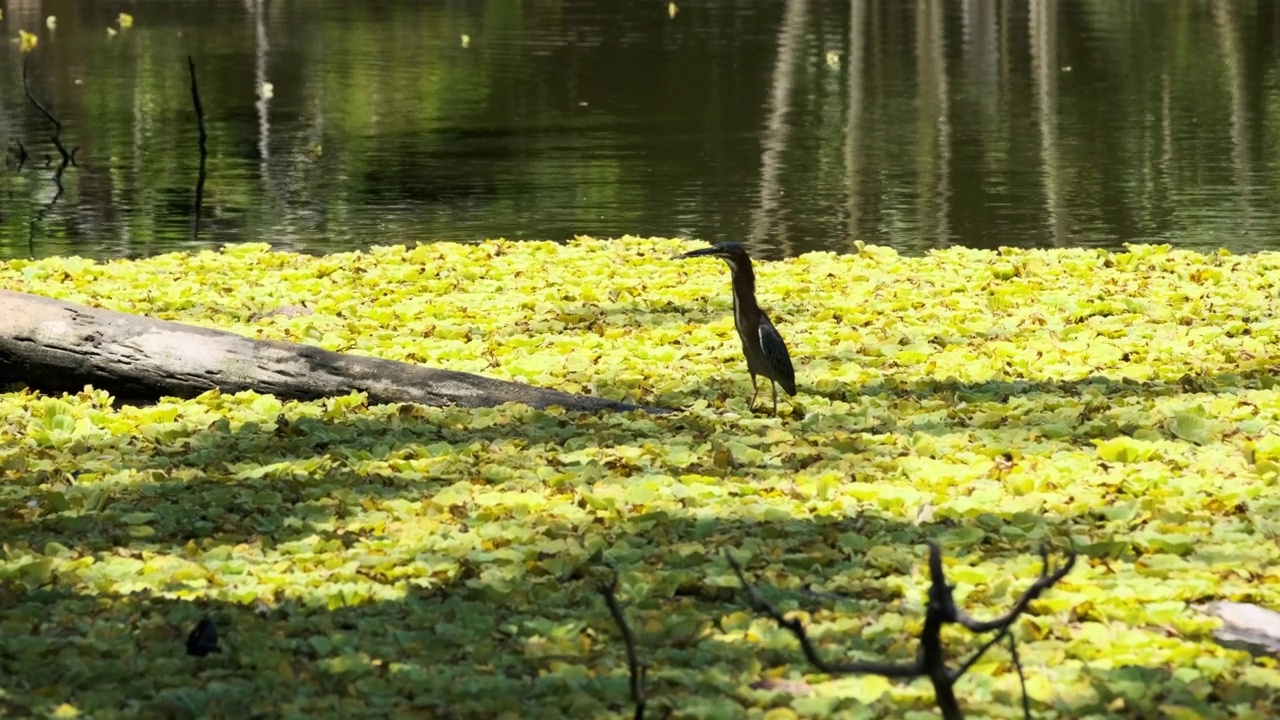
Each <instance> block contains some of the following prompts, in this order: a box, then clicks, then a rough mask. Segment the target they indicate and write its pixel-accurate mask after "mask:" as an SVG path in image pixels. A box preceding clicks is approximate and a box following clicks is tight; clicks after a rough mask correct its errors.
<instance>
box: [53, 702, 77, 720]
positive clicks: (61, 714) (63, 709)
mask: <svg viewBox="0 0 1280 720" xmlns="http://www.w3.org/2000/svg"><path fill="white" fill-rule="evenodd" d="M53 717H56V718H76V717H80V711H79V710H77V709H76V707H75V706H74V705H72V704H71V703H62V704H61V705H59V706H58V707H57V708H56V709H54V711H53Z"/></svg>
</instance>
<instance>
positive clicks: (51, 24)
mask: <svg viewBox="0 0 1280 720" xmlns="http://www.w3.org/2000/svg"><path fill="white" fill-rule="evenodd" d="M44 26H45V27H47V28H49V29H50V30H57V29H58V18H57V17H56V16H54V15H50V16H49V17H47V18H45V19H44Z"/></svg>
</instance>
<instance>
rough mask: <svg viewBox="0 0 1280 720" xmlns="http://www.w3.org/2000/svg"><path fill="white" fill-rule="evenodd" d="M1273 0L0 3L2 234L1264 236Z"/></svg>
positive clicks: (186, 244) (317, 242)
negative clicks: (21, 160)
mask: <svg viewBox="0 0 1280 720" xmlns="http://www.w3.org/2000/svg"><path fill="white" fill-rule="evenodd" d="M1277 5H1278V4H1277V3H1274V2H1270V1H1268V0H1144V1H1138V0H1133V1H1129V0H1033V1H1032V2H1030V3H1028V2H1025V1H1023V0H1018V1H1014V0H920V1H919V2H908V1H907V0H846V1H833V2H819V1H818V0H787V1H785V2H783V1H773V2H768V1H762V0H687V1H686V0H676V7H675V13H674V16H672V13H671V10H672V8H671V7H670V6H669V4H668V3H667V2H665V0H626V1H620V0H559V1H554V0H522V1H520V2H516V1H515V0H489V1H488V2H484V1H481V0H475V1H472V2H428V1H426V0H402V1H390V0H388V1H385V2H376V1H369V2H365V1H351V2H342V1H339V0H306V1H298V2H288V1H285V0H271V1H267V2H263V1H261V0H186V1H175V0H132V1H130V2H100V1H96V0H95V1H85V0H61V1H48V2H35V1H31V0H25V1H24V0H8V2H6V3H4V4H3V8H4V17H3V19H2V20H0V29H2V30H3V33H4V35H5V36H6V37H8V38H16V36H17V34H18V30H19V29H20V28H21V29H26V30H29V31H33V32H35V33H36V34H37V35H38V36H39V38H40V40H39V45H38V47H37V48H36V50H35V51H34V52H33V53H32V54H31V56H30V62H31V66H30V75H31V88H32V91H33V93H34V94H35V95H36V96H37V97H38V98H39V99H40V100H42V101H43V102H44V103H45V104H46V105H47V106H49V107H50V109H51V110H52V111H53V112H54V114H55V115H57V116H58V117H59V119H60V120H61V121H62V122H63V125H64V131H63V133H64V138H65V141H66V144H67V146H68V147H78V150H77V151H76V156H75V157H76V159H77V161H78V163H77V165H76V166H74V167H69V168H68V169H67V170H66V172H65V174H64V175H63V177H62V182H63V186H64V189H65V192H63V193H62V194H61V195H60V196H57V197H56V202H55V201H54V200H55V195H56V193H57V188H56V186H55V184H54V183H53V181H52V180H51V179H50V178H51V175H52V173H53V169H54V168H55V167H56V165H57V152H56V151H55V150H54V148H53V146H52V144H51V143H50V142H49V140H48V137H49V134H50V131H51V129H52V126H51V124H50V123H49V122H48V121H47V120H46V119H44V117H43V116H42V115H41V114H40V113H39V112H38V111H37V110H36V109H35V108H34V107H32V105H31V104H30V103H29V102H28V101H27V100H26V98H25V97H24V95H23V92H22V81H21V74H22V58H23V56H22V54H21V53H20V50H19V47H18V45H17V44H16V43H10V44H8V45H7V46H5V47H3V48H0V144H5V145H6V146H9V147H11V148H12V149H13V150H14V152H16V147H17V145H16V143H18V142H21V143H22V144H23V146H24V147H25V148H26V149H27V151H28V152H29V153H30V155H31V157H30V158H29V159H28V160H27V161H26V163H25V165H24V166H23V167H22V168H21V169H20V170H19V169H18V168H17V167H16V157H15V156H14V155H13V154H10V155H9V156H8V157H7V163H6V166H5V168H4V169H3V171H2V172H0V257H10V258H11V257H26V256H29V255H32V254H34V255H37V256H44V255H53V254H69V253H76V254H81V255H86V256H95V257H117V256H135V255H146V254H153V253H156V252H162V251H169V250H175V249H189V248H203V247H216V246H217V245H219V244H222V243H225V242H235V241H246V240H265V241H269V242H272V243H274V244H276V245H278V246H280V247H283V248H290V249H297V250H306V251H317V252H321V251H331V250H339V249H349V248H354V247H361V246H365V245H368V244H387V243H413V242H415V241H430V240H436V239H444V240H461V241H477V240H482V239H484V238H489V237H507V238H512V239H553V240H560V239H566V238H569V237H572V236H573V235H574V234H578V233H581V234H592V235H600V236H618V235H622V234H626V233H632V234H638V235H664V236H681V235H684V236H691V237H696V238H701V239H705V240H721V239H730V238H734V239H741V240H744V241H747V242H748V243H749V244H750V246H751V247H753V248H754V249H755V251H756V252H757V253H759V254H761V255H763V256H767V257H778V256H782V255H788V254H796V253H799V252H804V251H807V250H814V249H826V250H836V251H842V250H846V249H848V248H850V247H851V246H852V244H853V242H854V240H859V239H860V240H865V241H867V242H872V243H878V244H887V245H892V246H894V247H896V248H898V249H899V250H900V251H903V252H908V253H915V252H921V251H923V250H925V249H927V248H931V247H945V246H947V245H952V244H962V245H969V246H977V247H996V246H999V245H1016V246H1027V247H1049V246H1100V247H1117V246H1119V245H1120V244H1121V243H1123V242H1126V241H1154V242H1169V243H1172V244H1174V245H1178V246H1186V247H1195V248H1199V249H1207V248H1217V247H1220V246H1223V247H1227V248H1229V249H1231V250H1233V251H1236V252H1245V251H1249V250H1256V249H1262V248H1273V247H1280V214H1278V213H1277V207H1280V203H1278V201H1280V172H1278V169H1280V168H1278V167H1277V165H1278V163H1280V43H1278V42H1277V39H1278V38H1280V11H1278V9H1277ZM122 10H124V11H128V12H130V13H132V15H133V18H134V25H133V27H132V28H129V29H121V30H119V32H118V33H117V34H116V35H115V36H110V35H109V34H108V27H111V26H114V25H116V23H117V20H116V16H117V14H118V13H119V12H121V11H122ZM49 15H53V16H55V17H56V18H57V20H56V29H55V30H52V31H51V30H49V29H48V28H47V26H46V17H47V16H49ZM464 35H465V36H468V37H469V43H464V40H463V36H464ZM188 54H190V55H191V56H192V57H193V58H194V60H195V62H196V66H197V72H198V76H199V84H200V90H201V96H202V100H203V104H204V108H205V111H206V114H207V122H208V131H209V152H210V155H209V158H208V165H207V169H208V177H207V180H206V183H205V186H204V196H203V202H202V205H201V222H200V228H199V233H198V235H195V236H194V237H193V234H194V233H193V231H194V229H195V228H194V223H193V207H194V201H195V186H196V181H197V175H198V169H199V151H198V145H197V138H198V131H197V126H196V120H195V114H194V111H193V109H192V101H191V93H190V84H189V77H188V72H187V64H186V63H187V55H188ZM264 83H270V85H271V92H270V93H263V92H262V91H261V90H260V88H262V87H263V84H264ZM264 95H269V97H266V98H265V99H264ZM49 162H52V165H48V164H47V163H49Z"/></svg>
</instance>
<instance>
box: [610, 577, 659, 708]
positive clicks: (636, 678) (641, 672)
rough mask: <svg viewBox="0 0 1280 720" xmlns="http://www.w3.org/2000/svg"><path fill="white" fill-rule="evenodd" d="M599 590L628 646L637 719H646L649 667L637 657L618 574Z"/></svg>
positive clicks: (632, 695)
mask: <svg viewBox="0 0 1280 720" xmlns="http://www.w3.org/2000/svg"><path fill="white" fill-rule="evenodd" d="M599 590H600V594H601V595H603V596H604V602H605V604H606V605H608V606H609V614H610V615H613V621H614V622H615V623H617V625H618V630H619V631H620V632H621V633H622V641H623V642H624V643H626V646H627V668H628V670H630V672H631V701H632V702H634V703H635V705H636V712H635V720H644V707H645V703H646V702H647V699H646V698H645V694H644V678H645V673H646V671H647V670H648V668H647V667H646V666H644V665H642V664H640V661H639V660H637V659H636V639H635V636H634V635H632V634H631V626H630V625H628V624H627V619H626V617H624V616H623V614H622V608H621V607H620V606H619V605H618V596H617V591H618V578H617V576H616V575H615V576H614V578H613V581H612V582H611V583H610V584H608V585H601V586H600V588H599Z"/></svg>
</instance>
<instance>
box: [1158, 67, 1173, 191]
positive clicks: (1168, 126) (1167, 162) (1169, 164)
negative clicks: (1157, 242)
mask: <svg viewBox="0 0 1280 720" xmlns="http://www.w3.org/2000/svg"><path fill="white" fill-rule="evenodd" d="M1169 58H1170V60H1169V61H1167V62H1166V63H1165V65H1166V67H1165V71H1164V72H1163V73H1161V75H1160V83H1161V90H1160V172H1161V175H1163V180H1164V187H1165V192H1173V77H1172V75H1171V74H1170V72H1169V68H1168V66H1169V65H1172V63H1173V61H1172V58H1173V53H1169Z"/></svg>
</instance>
